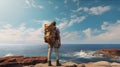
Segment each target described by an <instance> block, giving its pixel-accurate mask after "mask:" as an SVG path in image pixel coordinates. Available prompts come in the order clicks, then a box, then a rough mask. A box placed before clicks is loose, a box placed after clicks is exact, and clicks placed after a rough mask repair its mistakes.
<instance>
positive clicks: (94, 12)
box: [72, 6, 111, 15]
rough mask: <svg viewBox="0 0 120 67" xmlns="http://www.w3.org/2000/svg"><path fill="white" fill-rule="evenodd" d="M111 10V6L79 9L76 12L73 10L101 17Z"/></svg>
mask: <svg viewBox="0 0 120 67" xmlns="http://www.w3.org/2000/svg"><path fill="white" fill-rule="evenodd" d="M110 9H111V7H110V6H97V7H91V8H88V7H79V8H78V9H76V10H72V12H80V11H83V12H88V14H92V15H101V14H103V13H105V12H107V11H109V10H110Z"/></svg>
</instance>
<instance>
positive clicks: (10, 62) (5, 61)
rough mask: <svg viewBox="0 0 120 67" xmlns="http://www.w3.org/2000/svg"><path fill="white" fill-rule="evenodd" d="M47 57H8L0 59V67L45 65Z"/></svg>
mask: <svg viewBox="0 0 120 67" xmlns="http://www.w3.org/2000/svg"><path fill="white" fill-rule="evenodd" d="M46 62H47V57H44V56H38V57H24V56H9V57H3V58H0V67H22V66H24V65H35V64H37V63H46Z"/></svg>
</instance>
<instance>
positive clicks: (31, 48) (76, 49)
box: [0, 44, 120, 63]
mask: <svg viewBox="0 0 120 67" xmlns="http://www.w3.org/2000/svg"><path fill="white" fill-rule="evenodd" d="M103 48H118V49H120V44H62V46H61V48H60V50H59V54H60V61H61V62H66V61H73V62H76V63H86V62H96V61H109V62H120V60H113V59H110V58H106V57H102V56H94V55H93V54H94V53H95V51H97V50H99V49H103ZM47 49H48V47H47V44H0V57H5V56H19V55H22V56H47ZM54 60H55V53H54V49H53V52H52V61H54Z"/></svg>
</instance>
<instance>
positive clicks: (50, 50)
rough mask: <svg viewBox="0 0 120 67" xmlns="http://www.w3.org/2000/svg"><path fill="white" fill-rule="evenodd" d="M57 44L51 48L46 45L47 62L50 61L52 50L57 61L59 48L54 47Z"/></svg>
mask: <svg viewBox="0 0 120 67" xmlns="http://www.w3.org/2000/svg"><path fill="white" fill-rule="evenodd" d="M57 44H58V43H55V44H54V45H53V46H50V44H49V45H48V61H51V53H52V50H53V48H54V51H55V55H56V60H59V48H56V45H57Z"/></svg>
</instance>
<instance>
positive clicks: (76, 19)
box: [68, 16, 86, 26]
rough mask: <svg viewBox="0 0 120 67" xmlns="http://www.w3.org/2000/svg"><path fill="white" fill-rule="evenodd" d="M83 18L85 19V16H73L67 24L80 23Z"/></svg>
mask: <svg viewBox="0 0 120 67" xmlns="http://www.w3.org/2000/svg"><path fill="white" fill-rule="evenodd" d="M85 19H86V16H81V17H75V18H73V19H71V21H70V22H69V24H68V26H71V25H73V24H74V23H80V22H82V21H83V20H85Z"/></svg>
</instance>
